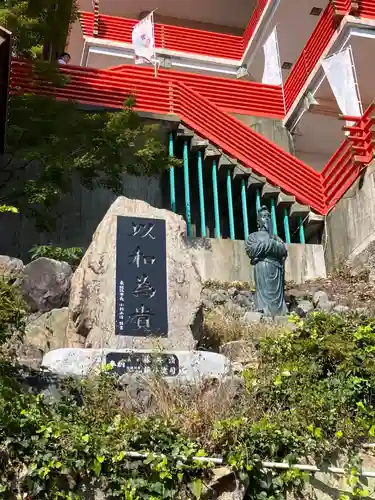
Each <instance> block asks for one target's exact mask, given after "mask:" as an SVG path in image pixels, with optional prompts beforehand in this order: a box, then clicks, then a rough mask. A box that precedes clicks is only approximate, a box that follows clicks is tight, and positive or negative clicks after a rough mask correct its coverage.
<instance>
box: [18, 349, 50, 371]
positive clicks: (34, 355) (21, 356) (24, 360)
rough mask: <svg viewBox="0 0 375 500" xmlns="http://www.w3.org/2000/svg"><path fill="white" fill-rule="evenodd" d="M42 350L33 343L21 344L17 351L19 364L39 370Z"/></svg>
mask: <svg viewBox="0 0 375 500" xmlns="http://www.w3.org/2000/svg"><path fill="white" fill-rule="evenodd" d="M43 354H44V353H43V351H42V349H39V348H38V347H37V346H35V345H30V344H26V343H24V344H22V345H21V346H20V347H19V349H18V352H17V359H18V362H19V364H20V365H23V366H26V367H28V368H32V369H33V370H39V368H40V367H41V365H42V359H43Z"/></svg>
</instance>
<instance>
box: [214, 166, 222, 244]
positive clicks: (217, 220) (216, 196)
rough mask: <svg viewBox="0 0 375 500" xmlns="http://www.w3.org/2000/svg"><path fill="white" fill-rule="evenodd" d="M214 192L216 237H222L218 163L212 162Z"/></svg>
mask: <svg viewBox="0 0 375 500" xmlns="http://www.w3.org/2000/svg"><path fill="white" fill-rule="evenodd" d="M212 192H213V198H214V217H215V238H220V237H221V230H220V214H219V193H218V190H217V163H216V160H214V161H213V162H212Z"/></svg>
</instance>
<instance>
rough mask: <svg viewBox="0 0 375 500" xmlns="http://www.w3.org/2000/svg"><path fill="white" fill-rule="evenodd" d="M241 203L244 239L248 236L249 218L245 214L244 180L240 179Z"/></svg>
mask: <svg viewBox="0 0 375 500" xmlns="http://www.w3.org/2000/svg"><path fill="white" fill-rule="evenodd" d="M241 203H242V220H243V235H244V240H247V237H248V236H249V219H248V216H247V197H246V181H245V179H241Z"/></svg>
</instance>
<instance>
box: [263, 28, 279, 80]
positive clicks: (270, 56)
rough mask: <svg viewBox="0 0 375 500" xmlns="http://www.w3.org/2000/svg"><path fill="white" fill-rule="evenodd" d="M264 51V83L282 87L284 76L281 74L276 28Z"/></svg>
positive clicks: (264, 46)
mask: <svg viewBox="0 0 375 500" xmlns="http://www.w3.org/2000/svg"><path fill="white" fill-rule="evenodd" d="M263 50H264V71H263V78H262V83H266V84H268V85H282V83H283V75H282V73H281V66H280V55H279V44H278V42H277V33H276V27H275V28H274V29H273V31H272V33H271V34H270V36H269V37H268V38H267V41H266V43H265V44H264V45H263Z"/></svg>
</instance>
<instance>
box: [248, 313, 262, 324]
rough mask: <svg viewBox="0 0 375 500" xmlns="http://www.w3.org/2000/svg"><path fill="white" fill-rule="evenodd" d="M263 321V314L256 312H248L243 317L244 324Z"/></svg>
mask: <svg viewBox="0 0 375 500" xmlns="http://www.w3.org/2000/svg"><path fill="white" fill-rule="evenodd" d="M262 319H263V314H262V313H258V312H253V311H249V312H247V313H246V314H245V315H244V317H243V321H244V322H245V323H260V322H261V321H262Z"/></svg>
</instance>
